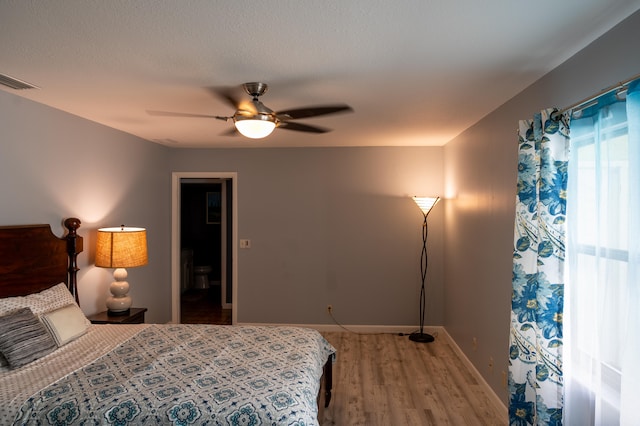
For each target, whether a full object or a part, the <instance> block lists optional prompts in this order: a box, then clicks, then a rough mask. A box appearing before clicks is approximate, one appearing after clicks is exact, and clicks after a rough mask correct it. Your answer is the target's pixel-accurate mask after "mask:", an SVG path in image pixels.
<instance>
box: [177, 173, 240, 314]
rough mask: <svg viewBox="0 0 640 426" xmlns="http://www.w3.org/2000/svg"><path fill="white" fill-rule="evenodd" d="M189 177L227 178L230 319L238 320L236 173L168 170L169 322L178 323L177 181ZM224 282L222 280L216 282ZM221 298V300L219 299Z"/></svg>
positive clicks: (178, 236) (178, 183) (178, 238)
mask: <svg viewBox="0 0 640 426" xmlns="http://www.w3.org/2000/svg"><path fill="white" fill-rule="evenodd" d="M183 178H189V179H230V180H231V191H232V194H231V220H232V223H231V255H232V257H233V258H232V259H231V309H232V311H231V323H232V324H233V325H235V324H236V323H237V322H238V173H237V172H172V173H171V322H172V323H175V324H179V323H180V238H181V237H180V201H181V196H180V181H181V179H183ZM220 285H225V283H220ZM223 302H224V301H223Z"/></svg>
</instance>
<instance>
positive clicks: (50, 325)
mask: <svg viewBox="0 0 640 426" xmlns="http://www.w3.org/2000/svg"><path fill="white" fill-rule="evenodd" d="M86 320H87V318H86V317H85V316H84V314H83V313H82V311H81V310H80V308H79V307H78V305H76V304H75V303H71V304H69V305H67V306H63V307H62V308H58V309H56V310H55V311H51V312H47V313H44V314H42V315H40V321H42V323H43V324H44V326H45V327H46V329H47V330H48V331H49V334H51V337H53V340H55V341H56V344H57V345H58V347H60V346H64V345H66V344H67V343H69V342H70V341H72V340H73V339H75V338H77V337H80V336H82V335H83V334H84V333H86V332H87V324H86V323H85V321H86Z"/></svg>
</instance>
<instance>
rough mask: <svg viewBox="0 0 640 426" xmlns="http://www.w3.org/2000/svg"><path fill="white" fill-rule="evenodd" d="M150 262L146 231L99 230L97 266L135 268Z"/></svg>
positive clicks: (120, 228) (135, 229)
mask: <svg viewBox="0 0 640 426" xmlns="http://www.w3.org/2000/svg"><path fill="white" fill-rule="evenodd" d="M148 262H149V260H148V257H147V231H146V229H144V228H132V227H125V226H121V227H119V228H101V229H98V241H97V243H96V266H100V267H103V268H133V267H136V266H144V265H146V264H147V263H148Z"/></svg>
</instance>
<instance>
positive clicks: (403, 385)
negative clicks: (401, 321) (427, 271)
mask: <svg viewBox="0 0 640 426" xmlns="http://www.w3.org/2000/svg"><path fill="white" fill-rule="evenodd" d="M322 335H323V336H324V337H325V338H326V339H327V340H328V341H329V342H330V343H331V344H332V345H333V346H334V347H335V348H336V350H337V358H336V362H335V364H334V365H333V392H332V393H333V397H332V400H331V404H330V405H329V407H328V408H327V409H326V410H325V413H324V421H323V423H322V424H323V425H339V426H346V425H349V426H352V425H366V426H378V425H379V426H403V425H455V426H458V425H492V426H493V425H506V424H507V413H506V409H505V408H504V407H501V406H500V405H499V403H496V401H495V396H493V395H491V394H490V393H489V392H487V391H486V388H485V387H484V386H483V385H482V384H481V383H480V381H479V380H478V379H477V377H475V376H474V373H473V372H472V371H471V370H470V369H469V368H467V365H466V364H465V362H464V361H463V360H462V359H461V358H460V357H459V356H458V355H457V352H455V351H454V350H453V348H452V347H451V346H450V345H449V343H448V338H447V337H446V336H442V337H436V341H435V342H432V343H414V342H412V341H410V340H409V339H408V337H407V336H399V335H396V334H368V335H366V334H355V333H349V332H323V333H322Z"/></svg>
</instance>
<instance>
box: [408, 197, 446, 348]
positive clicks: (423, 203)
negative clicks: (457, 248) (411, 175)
mask: <svg viewBox="0 0 640 426" xmlns="http://www.w3.org/2000/svg"><path fill="white" fill-rule="evenodd" d="M439 200H440V197H413V201H415V203H416V204H417V205H418V207H420V210H421V211H422V214H423V215H424V221H423V223H422V254H421V256H420V275H421V277H422V287H421V288H420V331H418V332H416V333H411V334H410V335H409V340H412V341H414V342H419V343H428V342H433V340H434V338H433V336H432V335H430V334H427V333H424V311H425V304H426V294H425V289H424V283H425V281H426V278H427V267H428V266H429V263H428V259H427V234H428V227H427V215H429V212H430V211H431V209H432V208H433V206H435V205H436V203H437V202H438V201H439Z"/></svg>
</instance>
